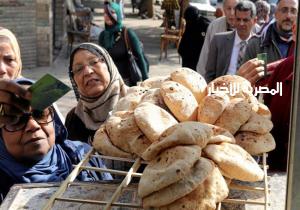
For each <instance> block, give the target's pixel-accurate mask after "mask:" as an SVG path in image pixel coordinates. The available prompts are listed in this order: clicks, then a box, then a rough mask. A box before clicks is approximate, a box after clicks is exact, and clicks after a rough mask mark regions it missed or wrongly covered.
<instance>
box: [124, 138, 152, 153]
mask: <svg viewBox="0 0 300 210" xmlns="http://www.w3.org/2000/svg"><path fill="white" fill-rule="evenodd" d="M150 145H151V141H150V140H149V139H148V138H147V137H146V136H145V135H142V136H140V137H139V138H137V139H133V140H132V141H129V146H130V151H131V153H134V154H136V155H138V156H139V157H141V156H142V154H143V153H144V152H145V151H146V149H147V148H148V147H149V146H150Z"/></svg>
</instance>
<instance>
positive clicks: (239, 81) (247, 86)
mask: <svg viewBox="0 0 300 210" xmlns="http://www.w3.org/2000/svg"><path fill="white" fill-rule="evenodd" d="M207 91H208V94H209V95H210V93H213V92H225V93H226V94H227V95H228V96H229V98H230V99H233V98H244V99H246V100H247V102H248V103H249V104H250V105H251V108H252V110H254V111H257V110H258V101H257V98H256V97H254V96H253V94H252V92H253V89H252V86H251V83H250V82H249V81H248V80H247V79H245V78H243V77H240V76H237V75H224V76H221V77H218V78H216V79H214V80H213V81H211V82H210V83H209V84H208V85H207Z"/></svg>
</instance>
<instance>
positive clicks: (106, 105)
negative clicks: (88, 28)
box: [65, 43, 127, 142]
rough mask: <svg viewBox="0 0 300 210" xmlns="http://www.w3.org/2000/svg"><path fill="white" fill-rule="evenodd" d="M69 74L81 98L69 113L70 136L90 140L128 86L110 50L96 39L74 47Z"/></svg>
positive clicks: (67, 123) (77, 94) (67, 122)
mask: <svg viewBox="0 0 300 210" xmlns="http://www.w3.org/2000/svg"><path fill="white" fill-rule="evenodd" d="M69 76H70V80H71V82H72V85H73V89H74V91H75V95H76V97H77V98H78V100H79V101H78V104H77V106H76V107H74V108H73V109H72V110H71V111H70V112H69V113H68V115H67V117H66V122H65V125H66V127H67V130H68V133H69V137H68V138H69V139H76V140H81V141H84V142H87V141H88V138H89V137H93V136H94V134H95V132H96V130H97V129H98V128H99V127H100V125H101V124H102V123H104V121H105V120H106V119H107V117H108V116H109V112H110V111H111V110H112V109H113V108H114V106H115V105H116V104H117V102H118V101H119V99H120V98H121V97H123V96H124V95H125V94H126V89H127V86H126V85H125V84H124V82H123V79H122V78H121V76H120V74H119V72H118V70H117V68H116V66H115V64H114V62H113V60H112V58H111V57H110V55H109V54H108V52H107V51H106V50H105V49H104V48H102V47H100V46H98V45H96V44H92V43H83V44H81V45H79V46H78V47H77V48H75V49H74V50H73V52H72V54H71V57H70V65H69Z"/></svg>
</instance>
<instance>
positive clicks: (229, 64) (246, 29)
mask: <svg viewBox="0 0 300 210" xmlns="http://www.w3.org/2000/svg"><path fill="white" fill-rule="evenodd" d="M255 24H256V8H255V5H254V3H252V2H251V1H247V0H245V1H241V2H239V3H238V4H237V5H236V7H235V26H236V30H234V31H230V32H223V33H218V34H216V35H215V36H214V37H213V39H212V42H211V44H210V49H209V53H208V59H207V63H206V67H205V69H206V74H205V79H206V81H207V82H210V81H212V80H213V79H215V78H217V77H219V76H223V75H225V74H231V75H233V74H236V71H237V69H239V67H240V66H241V64H242V60H243V57H244V54H245V50H246V46H247V43H248V41H249V39H250V38H251V36H252V35H253V32H252V29H253V27H254V26H255Z"/></svg>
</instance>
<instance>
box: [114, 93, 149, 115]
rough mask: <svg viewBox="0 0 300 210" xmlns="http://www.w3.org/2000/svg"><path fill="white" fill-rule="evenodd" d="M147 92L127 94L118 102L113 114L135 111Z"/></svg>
mask: <svg viewBox="0 0 300 210" xmlns="http://www.w3.org/2000/svg"><path fill="white" fill-rule="evenodd" d="M145 92H146V91H145ZM145 92H142V91H140V92H134V93H130V94H127V95H126V96H124V97H123V98H121V99H120V100H119V101H118V103H117V104H116V106H115V107H114V109H113V110H112V113H115V112H118V111H133V110H134V109H135V108H136V107H137V106H138V104H139V103H140V102H141V100H142V96H143V95H144V93H145Z"/></svg>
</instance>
